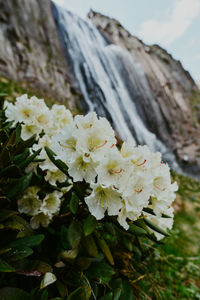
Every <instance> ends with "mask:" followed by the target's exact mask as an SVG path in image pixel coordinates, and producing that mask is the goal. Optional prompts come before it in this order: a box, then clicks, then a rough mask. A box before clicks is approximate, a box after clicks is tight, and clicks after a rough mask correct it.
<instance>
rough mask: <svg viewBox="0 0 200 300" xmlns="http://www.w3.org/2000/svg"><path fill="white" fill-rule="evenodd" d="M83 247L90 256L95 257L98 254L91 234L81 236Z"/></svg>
mask: <svg viewBox="0 0 200 300" xmlns="http://www.w3.org/2000/svg"><path fill="white" fill-rule="evenodd" d="M82 244H83V247H84V249H85V251H86V253H87V254H88V255H89V256H91V257H97V256H98V250H97V246H96V243H95V241H94V239H93V237H92V235H88V236H87V237H83V240H82Z"/></svg>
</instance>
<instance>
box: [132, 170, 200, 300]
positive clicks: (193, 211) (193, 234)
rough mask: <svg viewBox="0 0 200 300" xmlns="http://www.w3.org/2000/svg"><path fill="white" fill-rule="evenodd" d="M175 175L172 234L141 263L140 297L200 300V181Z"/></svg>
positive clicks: (137, 280) (145, 298)
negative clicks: (177, 185) (176, 189)
mask: <svg viewBox="0 0 200 300" xmlns="http://www.w3.org/2000/svg"><path fill="white" fill-rule="evenodd" d="M173 178H174V179H175V180H177V182H178V184H179V191H178V194H177V199H176V201H175V203H174V208H175V212H176V213H175V221H174V228H173V231H172V235H171V237H170V238H166V239H165V243H164V244H163V245H162V246H160V245H158V246H156V247H155V249H154V250H155V251H154V254H153V256H150V257H149V258H148V259H147V260H146V261H145V262H144V263H142V265H140V266H139V272H138V273H137V272H136V274H135V275H136V279H135V284H136V286H135V287H136V290H138V292H137V293H136V299H140V300H142V299H144V300H149V299H156V300H165V299H168V300H169V299H170V300H173V299H180V300H185V299H189V300H191V299H200V182H198V181H195V180H193V179H190V178H187V177H184V176H182V175H176V174H173ZM142 269H143V274H144V277H143V276H142V275H141V274H142V273H141V270H142ZM137 276H138V277H137Z"/></svg>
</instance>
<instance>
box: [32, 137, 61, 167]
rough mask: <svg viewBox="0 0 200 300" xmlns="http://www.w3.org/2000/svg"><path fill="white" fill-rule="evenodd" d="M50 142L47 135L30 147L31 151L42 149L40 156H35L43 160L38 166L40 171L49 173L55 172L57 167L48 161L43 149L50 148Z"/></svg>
mask: <svg viewBox="0 0 200 300" xmlns="http://www.w3.org/2000/svg"><path fill="white" fill-rule="evenodd" d="M51 144H52V140H51V138H50V137H49V136H48V135H44V136H43V137H42V138H40V139H39V140H38V143H37V144H34V145H33V147H32V150H33V151H37V150H39V149H42V150H41V152H40V154H39V155H38V156H37V158H38V159H44V161H43V162H40V164H39V166H40V168H41V169H42V170H48V171H51V172H56V171H57V167H56V166H55V165H54V164H53V163H52V162H51V160H50V159H49V157H48V155H47V153H46V151H45V149H44V147H45V146H47V147H49V148H51Z"/></svg>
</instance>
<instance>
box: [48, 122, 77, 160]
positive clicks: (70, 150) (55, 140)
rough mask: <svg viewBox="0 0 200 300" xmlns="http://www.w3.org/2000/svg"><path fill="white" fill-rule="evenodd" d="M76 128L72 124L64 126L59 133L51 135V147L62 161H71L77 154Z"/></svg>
mask: <svg viewBox="0 0 200 300" xmlns="http://www.w3.org/2000/svg"><path fill="white" fill-rule="evenodd" d="M76 131H77V128H75V127H74V125H73V124H69V125H67V126H65V127H64V128H63V129H62V130H61V132H60V133H58V134H55V135H54V136H53V137H52V147H51V149H52V150H53V151H54V152H55V153H56V154H57V155H58V156H59V158H60V159H61V160H63V161H64V162H68V161H73V160H74V159H75V158H76V156H77V150H76V144H77V137H76Z"/></svg>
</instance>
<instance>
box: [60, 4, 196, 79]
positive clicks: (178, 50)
mask: <svg viewBox="0 0 200 300" xmlns="http://www.w3.org/2000/svg"><path fill="white" fill-rule="evenodd" d="M54 2H56V3H57V4H59V5H60V6H63V7H65V8H67V9H68V10H71V11H73V12H75V13H76V14H78V15H79V16H81V17H83V18H85V17H86V15H87V13H88V12H89V10H90V9H93V10H94V11H97V12H100V13H102V14H104V15H107V16H109V17H112V18H115V19H117V20H118V21H119V22H120V23H121V24H122V26H124V27H125V28H126V29H127V30H128V31H129V32H130V33H131V34H133V35H136V36H137V37H138V38H140V39H142V40H143V42H144V43H146V44H149V45H151V44H159V45H160V46H162V47H163V48H165V49H166V50H167V51H168V52H169V53H170V54H172V55H173V57H174V58H175V59H178V60H180V61H181V63H182V64H183V67H184V68H185V69H186V70H188V71H189V72H190V74H191V75H192V77H193V78H194V79H195V80H196V81H198V83H200V0H123V1H122V0H54Z"/></svg>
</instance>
